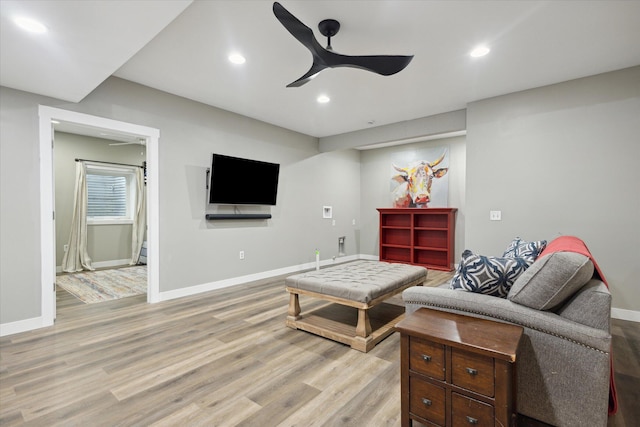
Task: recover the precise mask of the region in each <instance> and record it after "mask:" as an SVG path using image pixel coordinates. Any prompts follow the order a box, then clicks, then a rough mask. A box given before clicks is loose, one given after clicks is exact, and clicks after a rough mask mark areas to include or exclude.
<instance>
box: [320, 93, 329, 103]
mask: <svg viewBox="0 0 640 427" xmlns="http://www.w3.org/2000/svg"><path fill="white" fill-rule="evenodd" d="M317 101H318V102H319V103H320V104H326V103H327V102H329V101H331V98H329V97H328V96H327V95H320V96H319V97H318V99H317Z"/></svg>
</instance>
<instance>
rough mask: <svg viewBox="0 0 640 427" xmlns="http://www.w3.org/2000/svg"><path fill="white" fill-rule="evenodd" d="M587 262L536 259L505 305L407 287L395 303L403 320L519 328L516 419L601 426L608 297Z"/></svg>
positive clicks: (571, 257)
mask: <svg viewBox="0 0 640 427" xmlns="http://www.w3.org/2000/svg"><path fill="white" fill-rule="evenodd" d="M580 257H582V258H580ZM590 263H591V261H590V260H589V259H588V258H587V257H585V256H584V255H579V254H576V253H569V252H566V253H563V252H558V253H554V254H551V255H547V256H544V257H541V258H539V259H538V260H536V261H535V262H534V263H533V264H532V265H531V267H529V269H528V270H526V271H525V272H524V273H522V275H521V276H520V277H519V278H518V279H517V280H516V281H515V283H514V284H513V286H512V287H511V290H510V291H509V294H508V296H507V298H499V297H495V296H488V295H484V294H480V293H474V292H465V291H461V290H453V289H450V288H449V285H448V284H444V285H441V286H440V287H435V288H434V287H411V288H408V289H406V290H405V291H404V292H403V294H402V297H403V300H404V302H405V304H406V312H407V313H412V312H413V311H415V310H417V309H419V308H420V307H428V308H432V309H437V310H443V311H449V312H454V313H462V314H466V315H469V316H474V317H480V318H485V319H493V320H497V321H500V322H506V323H513V324H516V325H520V326H522V327H523V328H524V336H523V339H522V341H521V345H520V348H519V351H518V354H517V361H516V363H517V375H518V386H517V408H518V412H519V413H521V414H523V415H526V416H528V417H531V418H534V419H537V420H540V421H543V422H545V423H548V424H551V425H555V426H587V425H588V426H606V425H607V409H608V403H609V376H610V347H611V334H610V316H611V294H610V293H609V289H608V288H607V286H606V285H605V284H604V283H603V282H602V281H601V280H599V278H598V276H597V274H596V275H595V276H594V270H593V265H592V264H590ZM586 276H588V277H586Z"/></svg>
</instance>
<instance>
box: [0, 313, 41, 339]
mask: <svg viewBox="0 0 640 427" xmlns="http://www.w3.org/2000/svg"><path fill="white" fill-rule="evenodd" d="M46 326H51V324H48V325H45V324H44V320H43V318H42V317H34V318H31V319H24V320H18V321H16V322H9V323H0V337H4V336H6V335H13V334H19V333H20V332H28V331H32V330H34V329H39V328H44V327H46Z"/></svg>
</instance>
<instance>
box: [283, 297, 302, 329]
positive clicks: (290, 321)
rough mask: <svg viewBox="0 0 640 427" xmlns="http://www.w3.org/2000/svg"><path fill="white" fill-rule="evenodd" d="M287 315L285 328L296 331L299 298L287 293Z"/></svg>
mask: <svg viewBox="0 0 640 427" xmlns="http://www.w3.org/2000/svg"><path fill="white" fill-rule="evenodd" d="M287 314H288V316H287V322H286V324H287V326H289V327H291V328H293V329H298V328H297V327H296V320H298V319H300V297H299V296H298V294H294V293H293V292H290V293H289V311H288V313H287Z"/></svg>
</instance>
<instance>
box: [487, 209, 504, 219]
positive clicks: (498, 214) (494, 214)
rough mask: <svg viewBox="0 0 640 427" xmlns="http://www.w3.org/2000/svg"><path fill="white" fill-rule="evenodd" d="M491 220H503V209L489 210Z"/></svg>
mask: <svg viewBox="0 0 640 427" xmlns="http://www.w3.org/2000/svg"><path fill="white" fill-rule="evenodd" d="M489 219H490V220H491V221H502V211H489Z"/></svg>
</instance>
